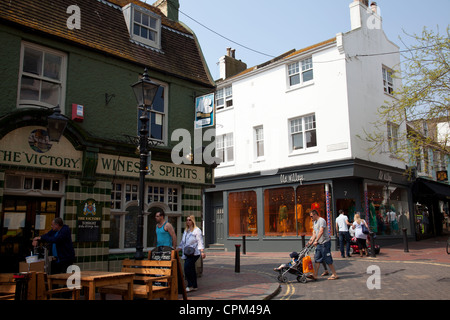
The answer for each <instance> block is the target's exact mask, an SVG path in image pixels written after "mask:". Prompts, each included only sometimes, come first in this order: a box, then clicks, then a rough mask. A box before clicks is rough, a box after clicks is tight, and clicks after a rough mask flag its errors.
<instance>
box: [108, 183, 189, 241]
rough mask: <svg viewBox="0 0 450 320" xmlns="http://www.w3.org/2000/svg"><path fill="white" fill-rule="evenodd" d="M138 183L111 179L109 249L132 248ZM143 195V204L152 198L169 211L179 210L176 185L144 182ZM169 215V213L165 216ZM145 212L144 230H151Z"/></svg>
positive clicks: (151, 232)
mask: <svg viewBox="0 0 450 320" xmlns="http://www.w3.org/2000/svg"><path fill="white" fill-rule="evenodd" d="M138 199H139V185H138V183H134V182H122V181H119V182H115V183H113V184H112V189H111V226H110V240H109V246H110V248H111V249H132V248H135V244H136V230H137V229H136V223H137V212H138V206H137V203H138ZM144 199H145V201H146V204H148V205H150V204H152V203H155V202H159V203H163V204H165V205H167V206H168V207H169V209H170V211H171V212H172V213H179V212H180V210H181V196H180V188H179V187H176V186H164V185H154V184H147V185H146V186H145V193H144ZM168 218H170V219H173V218H171V217H170V216H169V217H168ZM148 219H152V218H151V217H150V215H149V213H148V212H146V213H145V214H144V220H145V221H147V223H145V222H144V234H145V233H147V235H148V236H150V235H151V234H153V232H154V230H148V226H151V225H152V224H151V223H149V222H148ZM144 246H146V247H149V246H152V243H144Z"/></svg>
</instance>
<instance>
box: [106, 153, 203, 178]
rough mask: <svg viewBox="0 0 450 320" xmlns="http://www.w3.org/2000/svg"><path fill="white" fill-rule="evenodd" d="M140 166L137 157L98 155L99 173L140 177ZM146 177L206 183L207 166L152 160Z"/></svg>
mask: <svg viewBox="0 0 450 320" xmlns="http://www.w3.org/2000/svg"><path fill="white" fill-rule="evenodd" d="M139 167H140V162H139V159H136V158H128V157H117V156H113V155H108V154H101V153H100V154H99V155H98V164H97V174H105V175H119V176H126V177H139ZM146 177H147V178H151V179H159V180H168V181H175V182H190V183H205V168H203V167H197V166H192V165H183V164H180V165H176V164H173V163H170V162H161V161H154V160H152V161H151V162H150V171H149V174H148V175H147V176H146Z"/></svg>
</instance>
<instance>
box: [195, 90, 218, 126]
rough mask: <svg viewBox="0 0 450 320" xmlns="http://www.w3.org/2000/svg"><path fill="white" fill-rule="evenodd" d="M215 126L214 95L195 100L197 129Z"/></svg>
mask: <svg viewBox="0 0 450 320" xmlns="http://www.w3.org/2000/svg"><path fill="white" fill-rule="evenodd" d="M212 126H214V93H210V94H207V95H204V96H201V97H197V98H195V129H199V128H207V127H212Z"/></svg>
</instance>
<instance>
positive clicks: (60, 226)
mask: <svg viewBox="0 0 450 320" xmlns="http://www.w3.org/2000/svg"><path fill="white" fill-rule="evenodd" d="M51 227H52V230H50V231H49V232H47V233H46V234H43V235H42V236H40V237H36V238H34V239H33V245H34V246H37V245H38V241H39V240H42V241H44V242H47V243H50V244H52V255H53V257H54V258H55V260H53V262H52V266H51V272H52V274H55V273H65V272H67V268H68V267H69V266H71V265H72V264H73V263H74V262H75V250H74V249H73V244H72V236H71V232H70V229H69V227H68V226H67V225H65V224H64V222H63V220H62V219H61V218H55V219H54V220H53V221H52V224H51Z"/></svg>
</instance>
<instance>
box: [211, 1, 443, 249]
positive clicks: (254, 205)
mask: <svg viewBox="0 0 450 320" xmlns="http://www.w3.org/2000/svg"><path fill="white" fill-rule="evenodd" d="M347 5H348V8H349V17H350V26H351V28H350V30H349V31H346V32H341V30H337V31H336V34H335V36H333V37H332V36H331V35H330V38H329V39H318V42H317V43H315V44H312V45H310V46H308V47H305V48H302V49H299V50H298V49H297V50H296V49H293V50H291V51H288V52H285V53H283V54H281V55H280V56H278V57H276V58H274V59H272V60H270V61H267V62H265V63H262V64H260V65H257V66H254V67H250V68H249V67H247V65H246V64H245V63H244V62H243V61H241V60H239V58H238V53H237V52H236V51H235V50H234V49H232V48H227V51H226V55H224V56H223V57H221V58H220V59H219V66H220V79H217V80H216V85H217V90H216V122H217V128H216V142H217V144H216V152H217V156H218V157H219V158H221V161H222V162H221V163H220V165H219V166H218V167H217V168H216V169H215V187H214V188H210V189H207V190H206V191H205V211H206V214H205V217H206V221H205V225H206V230H207V231H208V230H210V232H207V238H206V243H209V244H214V245H215V244H217V245H216V246H215V247H217V248H219V247H222V248H223V247H225V248H227V249H228V250H233V248H234V244H241V243H242V241H243V236H245V243H246V248H247V250H249V251H269V252H270V251H273V250H276V251H280V250H283V251H286V252H290V251H297V250H298V249H299V247H301V243H302V242H301V240H302V239H305V240H308V238H309V237H310V236H311V235H312V230H313V226H312V221H311V218H310V212H311V210H317V212H318V213H319V215H320V216H321V217H323V218H324V219H325V220H326V221H327V225H328V232H329V233H330V236H331V239H332V241H333V244H334V248H336V245H337V242H338V241H337V238H338V235H337V232H336V228H335V225H336V222H335V219H336V217H337V216H338V211H339V210H341V209H342V210H344V211H345V213H346V214H347V215H348V218H349V221H353V217H354V215H355V213H357V212H360V213H361V215H362V217H363V218H364V219H366V221H367V222H368V224H369V225H370V227H371V230H372V231H373V232H374V233H375V234H376V235H377V241H384V240H389V241H390V240H395V239H401V238H402V236H403V229H404V230H406V233H407V236H408V237H411V238H414V237H415V238H421V237H422V238H423V237H426V236H433V235H439V234H440V232H441V231H442V213H443V212H446V213H448V209H449V206H448V201H449V199H450V191H449V190H450V188H449V186H448V182H447V181H442V182H438V181H436V180H437V179H436V172H437V171H440V170H442V172H443V173H446V172H447V170H448V164H449V162H448V154H439V153H437V152H433V150H424V152H423V155H424V156H423V157H422V158H421V159H418V160H417V162H416V163H404V162H403V161H400V160H399V159H398V158H397V157H396V156H395V154H393V153H392V152H390V151H391V150H394V149H395V148H396V147H397V140H396V139H398V137H399V136H400V135H399V134H398V133H399V132H405V130H407V126H406V124H405V123H400V124H396V123H393V122H389V123H387V124H386V127H385V129H384V130H385V132H381V133H382V134H383V135H384V136H388V137H391V139H390V143H389V145H385V146H383V150H381V152H377V153H376V154H373V153H371V151H370V150H369V147H370V146H369V145H368V144H367V142H366V141H365V140H364V138H365V133H366V132H373V131H374V130H375V129H376V128H375V127H374V123H375V120H376V119H377V116H378V113H377V112H378V109H379V107H380V106H382V105H383V104H386V103H389V102H392V101H395V99H396V98H395V96H394V94H393V93H394V91H395V90H396V89H397V88H399V87H400V86H401V85H402V83H401V79H402V77H401V74H400V72H398V73H397V74H396V76H395V77H394V76H393V75H394V73H395V72H394V70H397V69H398V67H399V66H400V62H401V59H400V51H399V47H398V46H397V45H396V44H395V43H393V42H392V41H391V40H389V39H388V38H387V36H386V34H385V32H384V31H383V23H382V18H381V16H380V12H381V10H378V7H377V5H376V3H371V4H370V5H369V2H368V1H362V0H355V1H350V0H349V2H348V4H347ZM324 10H326V9H324ZM337 18H339V17H337ZM303 31H304V32H309V31H307V30H303ZM301 32H302V31H301V30H299V33H298V34H299V35H300V36H301ZM224 49H225V48H224ZM224 51H225V50H224ZM386 53H388V54H386ZM380 130H382V129H380ZM403 136H404V135H403ZM433 154H434V155H435V157H434V159H433V158H432V155H433ZM425 155H427V156H425ZM407 166H409V167H411V166H412V167H415V168H417V170H416V173H417V174H416V175H414V176H411V175H407V174H406V168H407ZM416 177H418V178H417V179H416ZM433 180H434V181H433ZM219 245H220V246H219Z"/></svg>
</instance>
